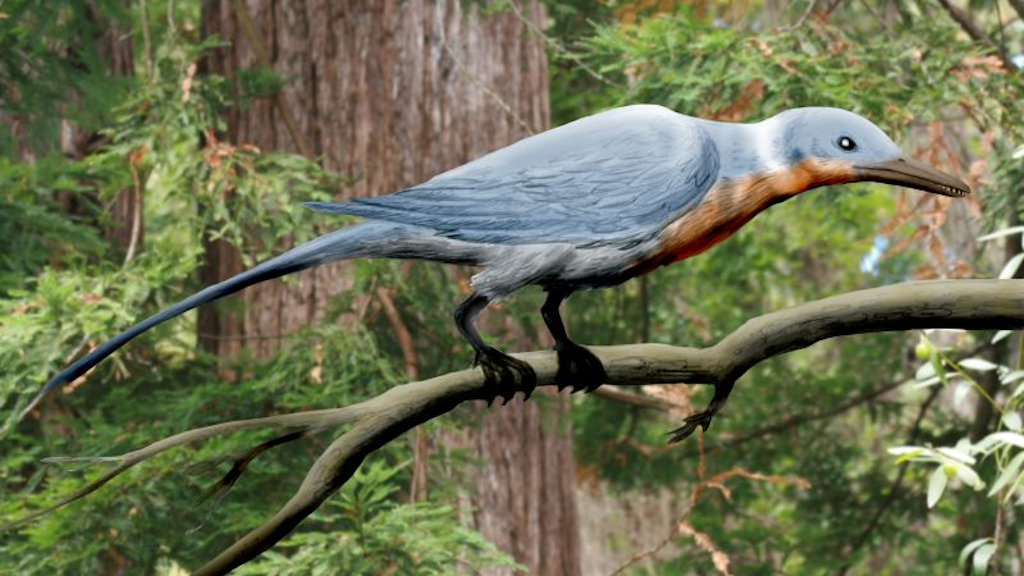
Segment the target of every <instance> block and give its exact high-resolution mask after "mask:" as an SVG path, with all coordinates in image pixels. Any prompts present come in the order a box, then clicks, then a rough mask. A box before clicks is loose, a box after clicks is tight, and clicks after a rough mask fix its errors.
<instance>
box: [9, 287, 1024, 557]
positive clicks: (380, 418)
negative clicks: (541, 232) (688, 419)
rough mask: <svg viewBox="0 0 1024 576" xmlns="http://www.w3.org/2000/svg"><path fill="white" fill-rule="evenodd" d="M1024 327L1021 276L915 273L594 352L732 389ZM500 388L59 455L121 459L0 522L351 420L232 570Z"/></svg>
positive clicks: (401, 399) (548, 366)
mask: <svg viewBox="0 0 1024 576" xmlns="http://www.w3.org/2000/svg"><path fill="white" fill-rule="evenodd" d="M1022 327H1024V281H1022V280H957V281H931V282H908V283H904V284H897V285H893V286H886V287H882V288H874V289H869V290H861V291H856V292H849V293H846V294H842V295H838V296H833V297H830V298H825V299H822V300H818V301H815V302H810V303H806V304H802V305H799V306H795V307H792V308H788V309H785V310H781V311H777V312H772V313H768V314H765V315H762V316H758V317H756V318H753V319H750V320H748V321H747V322H746V323H744V324H743V325H742V326H741V327H740V328H738V329H737V330H736V331H734V332H732V333H731V334H729V335H728V336H726V337H725V338H723V339H722V340H721V341H720V342H718V343H717V344H715V345H713V346H710V347H707V348H689V347H676V346H668V345H660V344H637V345H626V346H596V347H592V348H591V350H592V351H593V352H594V353H595V354H596V355H597V356H598V357H599V358H600V359H601V361H602V363H603V364H604V367H605V371H606V372H607V374H608V384H612V385H618V386H636V385H643V384H652V383H661V384H669V383H685V384H712V385H715V386H716V388H718V389H719V391H720V390H721V389H726V390H728V389H729V388H731V386H732V384H733V383H735V382H736V380H737V379H738V378H740V377H741V376H742V375H743V374H744V373H746V372H747V371H748V370H749V369H750V368H751V367H753V366H754V365H756V364H758V363H759V362H761V361H763V360H766V359H768V358H771V357H773V356H777V355H779V354H784V353H786V352H790V351H793V350H797V349H801V348H805V347H807V346H810V345H812V344H814V343H816V342H818V341H821V340H825V339H828V338H832V337H836V336H844V335H851V334H862V333H868V332H882V331H890V330H907V329H919V328H962V329H1003V330H1009V329H1020V328H1022ZM518 357H519V358H521V359H522V360H524V361H526V362H528V363H529V364H530V365H531V366H532V367H533V369H534V370H535V371H536V372H537V377H538V383H539V385H541V386H551V385H554V384H555V374H556V371H557V360H556V356H555V355H554V354H553V353H552V352H540V351H537V352H529V353H524V354H519V355H518ZM492 394H493V393H492V391H491V390H490V389H489V387H488V386H487V384H486V383H485V381H484V377H483V373H482V371H481V370H479V369H471V370H462V371H459V372H453V373H449V374H445V375H441V376H437V377H434V378H430V379H427V380H423V381H420V382H413V383H409V384H404V385H400V386H396V387H394V388H391V389H389V390H387V391H385V392H384V393H382V394H380V395H379V396H377V397H375V398H372V399H369V400H366V401H364V402H360V403H357V404H353V405H350V406H347V407H344V408H338V409H333V410H319V411H310V412H300V413H293V414H285V415H279V416H272V417H266V418H256V419H250V420H239V421H233V422H225V423H221V424H216V425H213V426H205V427H202V428H196V429H194V430H190V431H187V432H182V433H180V434H177V435H174V436H171V437H168V438H165V439H163V440H160V441H158V442H155V443H153V444H151V445H149V446H147V447H145V448H141V449H139V450H135V451H132V452H128V453H126V454H122V455H120V456H107V457H98V458H96V457H85V458H74V457H70V458H67V457H65V458H53V459H50V461H51V462H58V463H60V462H114V463H117V466H116V467H115V468H113V469H112V470H110V471H109V472H107V473H106V474H104V475H102V476H101V477H100V478H99V479H97V480H95V481H94V482H92V483H90V484H89V485H87V486H85V487H84V488H82V489H80V490H79V491H77V492H76V493H74V494H72V495H70V496H68V497H66V498H65V499H63V500H62V501H60V502H58V503H57V504H55V505H53V506H52V507H50V508H47V509H45V510H42V511H39V512H36V513H34V514H32V515H30V516H28V517H25V518H22V519H19V520H16V521H14V522H12V523H9V524H7V525H6V526H4V527H3V528H6V529H9V528H11V527H13V526H16V525H20V524H23V523H24V522H26V521H28V520H31V519H34V518H38V517H39V516H41V515H44V514H47V513H49V512H52V511H54V510H57V509H59V508H61V507H63V506H66V505H67V504H70V503H72V502H74V501H76V500H79V499H81V498H83V497H85V496H87V495H88V494H91V493H92V492H95V491H96V490H98V489H99V488H100V487H101V486H103V485H104V484H106V483H107V482H109V481H111V480H112V479H114V478H115V477H117V476H118V475H120V474H121V473H123V472H124V471H125V470H127V469H128V468H131V467H132V466H135V465H136V464H138V463H140V462H142V461H144V460H146V459H148V458H151V457H152V456H154V455H156V454H159V453H161V452H164V451H166V450H169V449H171V448H173V447H176V446H180V445H182V444H186V443H191V442H196V441H199V440H205V439H208V438H212V437H215V436H220V435H224V434H229V433H233V432H236V431H240V430H251V429H255V428H268V427H270V428H288V429H299V430H306V431H320V430H325V429H328V428H334V427H338V426H340V425H343V424H348V425H351V427H350V428H349V429H348V430H347V431H345V432H344V433H343V434H341V435H340V436H339V437H338V438H337V439H335V440H334V441H333V442H332V443H331V444H330V445H329V446H328V447H327V448H326V449H325V450H324V451H323V453H322V454H321V455H320V457H319V458H318V459H317V460H316V462H314V464H313V465H312V467H311V468H310V470H309V471H308V472H307V474H306V478H305V479H304V480H303V482H302V484H301V485H300V486H299V488H298V490H296V492H295V494H294V495H293V496H292V498H291V499H290V500H289V501H288V502H287V503H286V504H285V505H284V506H282V507H281V508H280V510H279V511H278V512H277V513H276V514H275V515H274V516H273V517H272V518H271V519H269V520H268V521H267V522H266V523H264V524H263V525H262V526H260V527H258V528H256V529H255V530H253V531H252V532H250V533H249V534H247V535H245V536H243V537H242V538H240V539H239V540H237V541H236V542H235V543H234V544H232V545H231V546H230V547H228V548H227V549H226V550H224V551H223V552H221V553H220V554H219V555H218V556H217V557H216V558H214V559H213V560H211V561H210V562H209V563H208V564H206V565H205V566H203V567H202V568H200V569H199V570H198V571H197V572H195V574H197V575H209V574H225V573H227V572H229V571H230V570H232V569H234V568H237V567H238V566H241V565H242V564H245V563H246V562H249V561H250V560H252V559H253V558H255V557H256V556H258V555H259V554H261V553H262V552H264V551H266V550H268V549H269V548H270V547H272V546H273V545H275V544H276V543H277V542H279V541H280V540H281V539H283V538H284V537H285V536H287V535H288V534H289V533H290V532H291V531H292V530H293V529H294V528H295V527H296V526H297V525H298V524H299V523H300V522H301V521H302V520H303V519H305V518H306V517H307V516H309V515H310V514H312V513H313V512H314V511H315V510H317V509H318V508H319V507H320V506H321V505H322V504H323V503H324V501H326V500H327V499H328V498H329V497H331V495H333V494H334V493H335V492H336V491H337V490H338V489H339V488H341V487H342V486H343V485H344V484H345V483H346V482H347V481H348V480H349V479H350V478H351V477H352V475H353V474H354V473H355V471H356V470H357V469H358V468H359V466H360V464H361V463H362V461H363V459H365V458H366V457H367V456H369V455H370V454H371V453H373V452H374V451H376V450H377V449H379V448H381V447H382V446H384V445H385V444H387V443H388V442H390V441H391V440H393V439H395V438H397V437H398V436H400V435H401V434H402V433H404V432H406V431H408V430H411V429H412V428H414V427H415V426H418V425H419V424H422V423H424V422H426V421H428V420H430V419H433V418H436V417H438V416H440V415H442V414H445V413H447V412H449V411H451V410H452V409H453V408H455V407H456V406H458V405H459V404H461V403H463V402H466V401H470V400H491V399H492Z"/></svg>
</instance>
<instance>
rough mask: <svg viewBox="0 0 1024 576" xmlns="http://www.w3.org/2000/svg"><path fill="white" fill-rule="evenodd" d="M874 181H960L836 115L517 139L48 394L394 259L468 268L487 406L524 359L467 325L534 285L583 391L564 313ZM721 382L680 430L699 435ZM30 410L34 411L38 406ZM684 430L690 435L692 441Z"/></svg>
mask: <svg viewBox="0 0 1024 576" xmlns="http://www.w3.org/2000/svg"><path fill="white" fill-rule="evenodd" d="M860 181H873V182H884V183H889V184H896V185H901V186H907V187H911V188H916V189H919V190H923V191H927V192H933V193H936V194H942V195H946V196H965V195H967V194H969V193H970V189H969V188H968V186H967V185H966V184H965V183H964V182H962V181H961V180H959V179H957V178H954V177H952V176H950V175H947V174H944V173H942V172H940V171H938V170H936V169H934V168H932V167H930V166H928V165H926V164H923V163H920V162H916V161H913V160H910V159H909V158H907V157H906V156H904V155H903V154H902V152H901V151H900V149H899V147H898V146H897V145H896V144H895V143H893V141H892V140H891V139H890V138H889V137H888V136H886V135H885V133H883V132H882V130H880V129H879V128H878V127H876V126H875V125H874V124H872V123H871V122H869V121H868V120H866V119H864V118H862V117H860V116H858V115H856V114H854V113H851V112H847V111H845V110H839V109H834V108H798V109H793V110H787V111H785V112H782V113H780V114H778V115H776V116H773V117H771V118H769V119H767V120H764V121H761V122H757V123H752V124H736V123H725V122H714V121H709V120H703V119H699V118H693V117H689V116H684V115H682V114H677V113H675V112H673V111H671V110H668V109H666V108H663V107H660V106H654V105H635V106H626V107H622V108H616V109H612V110H608V111H606V112H602V113H599V114H595V115H593V116H588V117H586V118H582V119H580V120H576V121H575V122H571V123H568V124H565V125H563V126H560V127H557V128H553V129H551V130H548V131H546V132H543V133H540V134H537V135H535V136H531V137H529V138H525V139H523V140H520V141H518V142H516V143H514V144H512V145H510V146H507V147H505V148H502V149H500V150H497V151H495V152H492V153H490V154H487V155H485V156H483V157H481V158H478V159H477V160H474V161H472V162H469V163H468V164H465V165H463V166H460V167H458V168H455V169H453V170H450V171H448V172H445V173H443V174H440V175H438V176H435V177H434V178H432V179H430V180H428V181H427V182H424V183H422V184H420V185H418V186H413V187H411V188H407V189H405V190H401V191H399V192H395V193H393V194H390V195H387V196H380V197H374V198H353V199H351V200H350V201H348V202H342V203H323V202H311V203H308V204H307V206H308V207H310V208H312V209H313V210H317V211H320V212H325V213H329V214H346V215H354V216H360V217H363V218H365V219H366V220H367V222H364V223H361V224H356V225H353V226H349V227H346V228H342V229H339V230H336V231H334V232H331V233H329V234H326V235H324V236H321V237H319V238H316V239H314V240H312V241H310V242H308V243H306V244H303V245H301V246H298V247H296V248H294V249H292V250H289V251H287V252H285V253H283V254H281V255H280V256H277V257H274V258H271V259H270V260H267V261H265V262H263V263H261V264H259V265H257V266H255V267H253V268H252V269H250V270H248V271H246V272H242V273H241V274H238V275H237V276H234V277H232V278H229V279H227V280H225V281H223V282H221V283H219V284H215V285H212V286H209V287H207V288H205V289H203V290H202V291H200V292H198V293H196V294H194V295H192V296H190V297H188V298H186V299H184V300H182V301H181V302H179V303H177V304H175V305H174V306H171V307H170V308H168V309H166V310H164V311H162V312H159V313H157V314H155V315H153V316H151V317H149V318H147V319H146V320H143V321H142V322H140V323H138V324H136V325H135V326H132V327H131V328H128V329H127V330H125V331H124V332H122V333H120V334H118V335H117V336H115V337H114V338H112V339H110V340H108V341H107V342H105V343H103V344H102V345H100V346H99V347H97V348H96V349H95V350H93V351H91V352H90V353H89V354H87V355H86V356H84V357H83V358H81V359H80V360H78V361H77V362H75V363H74V364H72V365H71V366H69V367H67V368H66V369H65V370H64V371H62V372H61V373H60V374H57V375H56V376H55V377H53V378H52V379H51V380H50V381H49V382H47V383H46V384H45V385H44V386H43V388H42V390H41V391H40V392H39V394H38V396H37V399H38V398H41V397H42V396H43V395H44V394H46V392H47V391H49V390H51V389H52V388H53V387H55V386H57V385H59V384H61V383H65V382H70V381H72V380H74V379H75V378H77V377H78V376H80V375H82V374H83V373H85V372H86V371H87V370H89V369H90V368H92V367H93V366H95V365H96V364H97V363H99V362H100V361H101V360H103V359H104V358H106V357H107V356H109V355H110V354H111V353H112V352H114V351H115V350H117V349H118V348H120V347H121V346H123V345H124V344H125V343H127V342H128V341H129V340H131V339H132V338H134V337H136V336H138V335H139V334H141V333H142V332H144V331H146V330H148V329H150V328H152V327H153V326H156V325H157V324H160V323H162V322H164V321H167V320H169V319H171V318H174V317H175V316H178V315H180V314H182V313H184V312H186V311H188V310H191V309H193V308H195V307H197V306H200V305H202V304H205V303H207V302H210V301H213V300H216V299H218V298H222V297H224V296H227V295H229V294H232V293H234V292H237V291H239V290H241V289H243V288H245V287H247V286H251V285H253V284H256V283H259V282H263V281H265V280H270V279H272V278H277V277H279V276H284V275H286V274H291V273H293V272H298V271H300V270H305V269H307V268H311V267H314V266H318V265H320V264H324V263H327V262H333V261H336V260H344V259H352V258H404V259H418V260H433V261H439V262H446V263H450V264H469V265H473V266H478V267H480V268H481V270H480V272H478V273H477V274H476V275H474V276H473V278H472V282H471V287H472V289H473V293H472V294H471V295H470V296H469V298H468V299H467V300H466V301H465V302H463V303H462V304H461V305H459V306H458V308H457V309H456V310H455V323H456V326H457V327H458V329H459V332H460V333H461V334H462V336H463V337H464V338H465V339H466V340H467V341H468V342H469V344H470V345H471V346H472V347H473V349H474V350H475V352H476V360H475V363H476V364H479V365H480V366H481V368H482V369H483V371H484V373H485V375H486V378H487V380H488V382H489V383H490V385H491V386H492V387H493V390H494V392H495V397H497V396H501V397H502V398H504V399H505V401H506V402H507V401H508V400H509V399H510V398H511V397H512V396H513V395H514V394H515V392H516V390H517V389H518V390H522V391H524V394H525V395H526V396H527V397H529V394H530V392H531V391H532V389H533V387H534V385H535V382H536V377H535V374H534V373H533V370H532V369H531V368H530V366H529V365H528V364H526V363H525V362H523V361H521V360H518V359H516V358H513V357H511V356H509V355H507V354H504V353H503V352H501V351H499V350H497V349H495V348H493V347H491V346H488V345H487V344H485V343H484V341H483V339H482V338H481V337H480V334H479V333H478V332H477V330H476V327H475V326H474V320H475V318H476V317H477V315H478V314H479V313H480V311H481V310H483V309H484V308H485V307H486V306H487V305H488V304H490V303H491V302H495V301H497V300H500V299H502V298H505V297H507V296H509V295H510V294H512V293H513V292H515V291H516V290H519V289H520V288H522V287H524V286H527V285H531V284H535V285H539V286H541V287H542V288H543V289H544V290H546V291H547V294H548V296H547V300H546V301H545V303H544V305H543V307H542V308H541V313H542V315H543V318H544V322H545V323H546V325H547V327H548V329H549V330H550V331H551V335H552V336H553V337H554V341H555V350H556V352H557V355H558V362H559V370H558V375H557V383H558V385H559V388H560V389H561V388H563V387H565V386H566V385H571V386H572V387H573V391H576V390H577V389H586V390H588V391H589V390H593V389H594V388H596V387H598V386H600V385H601V384H602V383H603V382H604V378H605V373H604V369H603V367H602V365H601V362H600V361H599V360H598V359H597V357H596V356H594V354H593V353H591V352H589V351H588V350H587V349H586V348H584V347H582V346H580V345H578V344H576V343H574V342H573V341H572V340H570V339H569V336H568V334H567V332H566V329H565V326H564V324H563V323H562V318H561V315H560V313H559V305H560V303H561V302H562V300H564V299H565V298H567V297H568V296H569V295H570V294H572V293H573V292H575V291H578V290H588V289H592V288H603V287H608V286H614V285H617V284H620V283H622V282H624V281H626V280H629V279H630V278H633V277H636V276H639V275H641V274H645V273H647V272H651V271H652V270H655V269H657V268H659V267H661V266H664V265H666V264H671V263H673V262H676V261H679V260H683V259H685V258H689V257H691V256H695V255H697V254H699V253H701V252H703V251H705V250H707V249H708V248H710V247H712V246H714V245H715V244H717V243H719V242H721V241H722V240H724V239H726V238H728V237H729V236H730V235H731V234H733V233H734V232H735V231H736V230H737V229H739V228H740V227H741V226H743V225H744V224H746V223H747V222H748V221H750V219H751V218H753V217H754V216H755V215H757V214H758V213H759V212H761V211H762V210H764V209H766V208H768V207H769V206H771V205H773V204H777V203H779V202H782V201H784V200H786V199H788V198H791V197H793V196H795V195H797V194H799V193H801V192H804V191H806V190H810V189H813V188H817V187H820V186H825V185H829V184H845V183H849V182H860ZM730 388H731V385H729V386H727V387H725V388H723V390H716V394H715V398H714V399H713V400H712V405H711V406H710V407H709V410H708V411H707V412H705V413H702V414H701V415H698V416H696V417H691V418H690V419H687V426H685V427H684V428H686V429H688V430H692V429H693V427H694V426H695V425H696V424H697V423H699V424H701V425H702V426H703V427H704V428H705V429H707V425H708V423H710V419H711V416H712V415H713V414H714V413H715V412H717V410H718V408H719V407H720V406H721V404H722V403H723V402H724V400H725V397H726V396H727V395H728V393H729V389H730ZM33 403H34V402H33ZM687 433H688V432H687Z"/></svg>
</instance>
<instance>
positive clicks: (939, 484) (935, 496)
mask: <svg viewBox="0 0 1024 576" xmlns="http://www.w3.org/2000/svg"><path fill="white" fill-rule="evenodd" d="M942 468H943V467H942V466H937V467H936V468H935V471H934V472H932V475H931V478H929V479H928V507H929V508H934V507H935V504H937V503H938V502H939V498H941V497H942V493H943V492H945V490H946V483H947V482H949V476H946V471H945V470H943V469H942Z"/></svg>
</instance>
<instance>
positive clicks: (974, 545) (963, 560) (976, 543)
mask: <svg viewBox="0 0 1024 576" xmlns="http://www.w3.org/2000/svg"><path fill="white" fill-rule="evenodd" d="M991 541H992V538H989V537H985V538H978V539H977V540H973V541H971V542H969V543H968V544H967V545H966V546H964V549H963V550H961V551H960V565H961V566H966V565H967V559H968V558H970V557H971V554H973V553H974V551H975V550H977V549H978V548H981V547H982V545H984V544H987V543H989V542H991Z"/></svg>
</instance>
